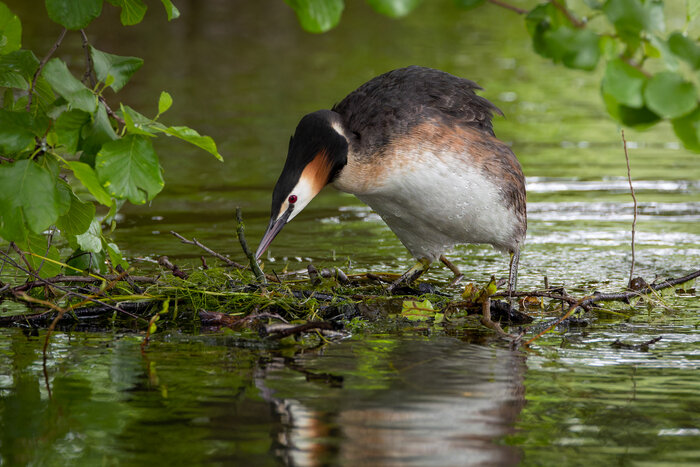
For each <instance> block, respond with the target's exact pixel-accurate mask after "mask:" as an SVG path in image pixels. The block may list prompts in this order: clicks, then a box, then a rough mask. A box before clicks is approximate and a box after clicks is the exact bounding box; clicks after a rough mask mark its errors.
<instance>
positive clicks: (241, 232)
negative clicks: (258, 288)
mask: <svg viewBox="0 0 700 467" xmlns="http://www.w3.org/2000/svg"><path fill="white" fill-rule="evenodd" d="M236 224H237V225H236V233H237V234H238V241H239V242H240V244H241V248H243V253H245V255H246V256H247V257H248V261H250V269H252V270H253V273H254V274H255V277H256V278H257V279H258V280H259V281H260V282H262V283H263V284H264V283H265V282H267V281H266V280H265V273H263V272H262V269H260V265H259V264H258V262H257V261H256V260H255V255H254V254H253V252H252V251H250V249H249V248H248V242H246V240H245V225H244V224H243V215H242V214H241V208H236Z"/></svg>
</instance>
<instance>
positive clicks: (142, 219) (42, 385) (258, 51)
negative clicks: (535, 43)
mask: <svg viewBox="0 0 700 467" xmlns="http://www.w3.org/2000/svg"><path fill="white" fill-rule="evenodd" d="M6 3H7V4H8V6H9V7H10V8H11V9H12V10H13V11H14V12H15V13H17V14H18V15H19V16H20V17H21V19H22V21H23V26H24V45H25V46H26V47H29V48H32V49H34V50H36V51H44V50H48V48H49V47H50V44H51V43H52V42H53V41H54V40H55V37H56V36H57V35H58V32H59V28H58V27H57V26H55V25H52V24H50V23H49V22H48V20H47V19H46V18H44V17H43V16H42V15H43V12H41V13H38V14H37V13H36V10H37V9H36V8H35V7H36V5H32V2H23V1H19V0H15V1H6ZM346 3H347V4H348V5H347V8H346V11H345V13H344V15H343V20H342V21H341V24H340V26H339V27H338V28H337V29H335V30H333V31H332V32H330V33H328V34H325V35H321V36H316V35H309V34H306V33H304V32H302V31H301V30H300V28H299V26H298V24H297V22H296V19H295V17H294V14H293V13H292V12H291V10H290V9H288V8H287V7H286V6H285V5H284V4H283V3H282V2H281V1H279V0H266V1H258V2H244V1H238V2H230V1H225V0H218V1H217V0H209V1H206V2H205V1H198V0H190V1H184V0H182V1H177V2H176V4H177V6H178V7H179V8H180V11H181V12H182V17H181V18H180V19H179V20H177V21H175V22H173V23H167V22H166V21H165V18H164V16H165V15H164V13H163V12H162V11H161V8H160V4H159V3H158V2H153V4H152V5H151V7H150V9H149V12H148V14H147V19H146V21H145V22H144V23H143V24H141V25H138V26H135V27H132V28H128V29H127V28H121V27H117V24H118V19H117V17H118V12H117V11H116V10H115V9H114V8H113V7H111V6H110V5H108V4H105V7H104V10H105V12H104V14H103V17H102V18H100V19H99V20H98V21H97V22H96V23H94V24H93V25H91V26H90V27H89V28H88V33H89V36H90V39H91V41H92V42H93V44H94V45H95V46H96V47H97V48H99V49H101V50H105V51H108V52H112V53H117V54H121V55H136V56H140V57H142V58H144V59H145V65H144V66H143V68H142V69H141V71H139V72H138V73H137V74H136V75H135V77H134V79H133V81H132V83H131V84H130V85H129V86H127V87H126V88H125V89H124V90H123V91H122V92H121V93H120V95H119V96H112V97H114V98H112V97H110V100H111V101H113V102H115V103H116V102H118V100H119V99H121V100H122V101H124V102H125V103H127V104H129V105H131V106H132V107H134V108H136V109H137V110H139V111H140V112H142V113H145V114H148V115H152V114H154V113H155V111H156V106H157V95H158V93H159V92H160V91H161V90H167V91H168V92H170V93H171V94H172V95H173V98H174V99H175V104H174V106H173V108H172V109H171V110H170V111H169V112H168V113H167V114H165V116H164V117H163V119H164V121H165V122H172V123H175V124H186V125H189V126H192V127H193V128H196V129H198V130H199V131H200V132H202V133H205V134H209V135H211V136H213V137H214V138H215V140H216V141H217V142H218V144H219V149H220V152H221V153H222V154H223V155H224V157H225V159H226V162H225V163H224V164H221V163H219V162H217V161H215V160H214V159H213V158H211V157H210V156H208V155H206V154H205V153H203V152H200V151H198V150H196V149H195V148H191V147H188V146H184V145H181V144H176V143H175V142H171V141H161V142H159V143H158V144H157V149H158V150H159V154H160V156H161V162H162V165H163V167H164V169H165V179H166V188H165V190H164V191H163V193H162V194H161V195H160V196H159V197H158V198H156V199H155V200H154V201H153V203H151V204H150V205H149V206H127V207H126V208H125V209H124V210H123V214H122V217H121V218H120V225H119V228H118V229H117V231H116V232H115V240H116V242H117V243H118V244H119V245H120V246H121V247H122V248H123V249H124V250H125V251H126V252H127V254H128V255H129V256H130V258H133V262H134V263H135V264H137V265H138V264H144V265H149V264H150V262H151V261H152V260H153V258H157V257H158V256H160V255H163V254H166V255H169V256H170V257H171V259H173V258H177V260H178V262H181V263H182V264H188V263H189V264H196V263H195V261H197V258H198V257H199V255H200V252H199V251H197V250H196V249H193V248H189V247H186V246H184V245H182V244H180V243H179V242H178V241H177V240H176V239H175V238H173V237H172V236H170V235H169V233H168V232H169V231H170V230H175V231H178V232H180V233H181V234H183V235H185V236H187V237H191V236H195V237H197V238H198V239H200V240H201V241H203V242H204V243H206V244H207V245H209V246H211V247H212V248H214V249H215V250H217V251H220V252H226V253H229V254H230V255H231V256H232V257H234V258H237V259H242V254H241V253H240V252H239V248H238V246H237V243H236V241H235V227H234V221H233V212H234V210H235V208H236V206H241V207H242V208H243V212H244V217H245V219H246V225H247V233H248V238H249V241H250V242H251V243H253V244H255V243H257V239H258V238H259V237H260V236H261V235H262V232H263V231H264V229H265V227H266V225H267V221H268V218H269V201H270V195H271V189H272V186H273V185H274V182H275V180H276V178H277V176H278V175H279V172H280V171H281V167H282V164H283V161H284V157H285V156H286V148H287V142H288V138H289V136H290V134H291V133H292V132H293V130H294V128H295V126H296V124H297V122H298V120H299V118H300V117H301V116H302V115H304V114H305V113H308V112H311V111H314V110H317V109H320V108H328V107H330V106H331V105H332V104H333V103H334V102H337V101H339V100H340V99H341V98H342V97H344V96H345V95H346V94H347V93H348V92H350V91H352V90H353V89H355V88H356V87H357V86H359V85H360V84H362V83H363V82H365V81H366V80H368V79H370V78H371V77H373V76H375V75H377V74H380V73H381V72H384V71H387V70H390V69H392V68H397V67H401V66H406V65H410V64H421V65H425V66H431V67H435V68H440V69H443V70H445V71H449V72H451V73H454V74H457V75H460V76H464V77H468V78H470V79H472V80H474V81H476V82H477V83H479V84H481V85H482V86H483V87H484V88H485V89H484V91H482V93H481V94H482V95H484V96H485V97H487V98H489V99H491V100H492V101H493V102H494V103H495V104H496V105H497V106H499V107H500V108H501V109H502V110H503V111H504V113H505V114H506V116H507V118H505V119H504V118H497V119H496V121H495V130H496V133H497V135H498V136H499V137H500V138H501V139H503V140H504V141H508V142H509V143H511V144H512V147H513V150H514V151H515V153H516V154H517V155H518V157H519V159H520V161H521V162H522V165H523V169H524V171H525V174H526V176H527V177H528V183H527V188H528V214H529V216H528V217H529V230H528V237H527V244H526V249H525V250H524V252H523V255H522V259H521V269H520V279H519V287H520V288H521V289H523V290H528V289H535V288H538V287H542V284H543V281H544V277H545V276H547V278H548V281H549V283H550V284H553V285H563V286H566V287H567V288H570V289H579V290H585V291H588V292H590V291H592V290H605V291H617V290H620V289H621V288H622V287H623V286H624V284H625V283H626V281H627V278H628V275H629V266H630V262H631V252H630V239H631V235H630V225H631V221H632V199H631V197H630V194H629V191H628V185H627V180H626V164H625V159H624V153H623V151H622V144H621V138H620V132H619V128H618V127H617V126H616V125H615V124H614V123H613V122H612V121H611V120H610V119H609V118H608V117H607V116H606V114H605V113H604V110H603V105H602V101H601V99H600V96H599V92H598V86H599V78H600V76H599V73H593V74H587V73H583V72H577V71H572V70H566V69H563V68H560V67H556V66H554V65H551V64H550V63H549V62H548V61H546V60H544V59H542V58H540V57H538V56H536V55H534V53H533V52H532V51H531V47H530V44H529V39H528V37H527V33H526V31H525V30H524V27H523V23H522V19H521V18H519V17H517V15H515V14H511V13H509V12H506V11H504V10H499V9H497V8H495V7H493V6H488V5H487V6H485V7H483V8H481V9H479V10H476V11H475V12H463V11H460V10H457V9H455V8H454V7H453V6H452V2H450V1H447V0H445V1H434V2H424V3H425V4H424V5H422V6H421V7H420V8H419V9H418V10H417V11H416V12H415V13H414V14H412V15H410V16H408V17H407V18H405V19H402V20H400V21H397V20H391V19H388V18H385V17H382V16H379V15H376V14H374V13H373V12H372V11H371V10H370V9H369V7H367V6H366V5H365V3H364V2H359V1H352V2H351V1H348V2H346ZM514 3H517V2H514ZM667 3H669V4H671V5H669V11H667V14H668V15H671V16H673V15H675V16H674V17H676V16H677V17H682V16H679V15H681V10H680V6H681V5H680V4H681V3H682V2H677V4H676V2H667ZM676 7H678V11H675V10H673V8H676ZM39 11H41V10H40V9H39ZM61 52H62V53H63V54H64V55H63V57H64V59H67V60H68V61H71V60H72V63H73V64H74V65H75V66H76V67H80V66H82V65H81V64H82V60H83V52H82V50H81V48H80V42H79V40H78V38H77V37H72V38H71V37H69V38H68V39H67V41H66V43H64V45H63V46H62V48H61ZM625 133H626V139H627V141H628V142H629V144H628V148H629V154H630V162H631V166H632V175H633V178H634V180H635V182H634V183H635V187H636V191H637V198H638V200H639V203H640V206H639V217H638V220H637V234H636V274H637V275H641V276H644V277H645V278H646V279H647V280H653V279H655V278H657V277H678V276H682V275H683V274H685V273H688V272H690V271H692V270H695V269H697V268H698V267H700V164H699V163H698V156H697V155H696V154H692V153H690V152H688V151H685V150H683V149H682V148H681V147H679V145H678V143H677V142H676V139H675V137H674V135H673V133H672V131H671V129H670V127H669V126H666V125H661V126H659V127H657V128H655V129H653V130H651V131H648V132H644V133H640V132H636V131H633V130H627V131H626V132H625ZM450 258H451V259H453V261H454V262H455V263H456V264H457V265H458V266H459V267H460V269H462V270H463V271H464V272H465V274H466V276H467V277H468V278H469V280H471V281H477V282H485V281H487V280H488V278H489V277H490V276H491V275H492V274H495V275H498V276H503V275H505V274H506V269H507V259H506V258H504V257H503V256H501V255H500V254H498V253H497V252H494V251H493V250H492V249H491V248H490V247H480V246H468V247H467V246H465V247H460V248H458V249H456V250H455V252H454V253H453V254H452V255H450ZM265 262H266V266H267V268H275V269H282V268H283V267H288V268H290V269H301V268H304V267H305V266H306V265H307V264H308V263H309V262H313V263H314V264H315V265H316V266H322V267H327V266H332V265H336V266H342V267H343V268H344V270H346V271H347V272H364V271H367V270H373V271H392V272H397V271H402V270H403V269H405V268H407V267H408V266H409V265H410V264H411V258H410V256H409V254H408V253H407V251H406V250H405V249H404V248H403V247H402V246H401V244H400V243H399V242H398V240H397V239H396V238H395V237H394V235H393V234H392V233H391V232H390V231H389V230H388V228H387V227H386V226H385V225H384V224H383V223H382V222H381V220H380V219H379V217H378V216H376V214H374V213H373V212H372V211H371V210H370V209H369V208H367V207H366V206H364V205H362V203H360V202H359V201H357V200H356V199H355V198H353V197H351V196H348V195H345V194H342V193H338V192H335V191H333V190H332V189H327V190H325V191H324V192H323V193H322V194H321V195H319V196H318V197H317V198H316V199H315V200H314V201H313V202H312V203H311V204H310V205H309V206H308V207H307V208H306V209H305V211H304V212H303V213H302V214H300V215H299V216H298V217H297V218H295V219H294V221H293V222H292V223H290V224H289V225H288V226H287V227H286V228H285V230H284V231H283V232H282V233H281V234H280V236H279V237H278V238H277V239H276V240H275V242H274V243H273V245H272V246H271V248H270V252H269V255H267V259H266V260H265ZM449 277H450V274H449V271H446V270H445V269H444V268H440V267H437V268H435V269H434V270H433V271H431V273H430V276H429V278H430V279H433V280H435V281H437V282H438V283H440V282H441V281H442V282H446V281H448V280H449ZM693 287H694V285H693V284H690V285H687V286H685V288H686V289H692V288H693ZM0 306H5V305H4V304H3V305H0ZM614 310H617V311H629V307H625V306H618V307H616V308H614ZM534 315H535V316H537V315H538V313H537V312H535V313H534ZM699 326H700V304H699V302H698V300H697V297H696V295H695V292H694V291H686V292H685V293H684V292H673V291H671V292H668V293H665V294H663V296H662V297H659V298H658V299H657V300H655V301H654V306H649V307H646V306H644V305H640V306H638V307H637V308H636V313H635V314H632V315H629V314H626V315H619V314H618V315H616V314H613V313H598V314H596V315H595V316H592V317H589V321H588V326H585V327H580V328H572V329H559V330H557V331H555V332H553V333H550V334H547V335H546V336H545V337H543V338H542V339H540V340H539V341H537V342H536V343H535V344H534V345H533V346H532V348H531V349H530V350H519V351H511V350H510V349H509V346H508V344H506V343H504V342H503V341H500V340H499V339H497V338H496V337H495V336H494V335H492V334H491V333H490V332H489V331H487V330H485V329H482V328H481V327H479V326H478V325H477V324H475V323H473V324H470V325H468V326H467V327H465V328H460V329H443V328H440V327H435V328H425V329H422V328H418V329H413V328H406V327H401V326H396V327H395V328H392V327H391V326H390V325H389V326H388V327H387V328H386V329H376V328H374V327H371V328H369V329H366V330H362V329H356V330H355V332H353V333H352V334H351V335H349V336H348V337H347V338H345V339H343V340H341V341H339V342H334V343H331V344H328V345H324V346H322V347H320V348H318V349H312V350H306V351H304V352H295V351H294V349H293V348H285V347H275V346H273V347H269V346H261V345H260V344H252V343H250V342H249V341H247V340H245V339H242V338H241V337H240V336H238V335H235V334H227V333H221V332H215V333H206V332H202V333H200V334H197V335H191V334H182V333H176V332H165V333H161V334H156V336H154V339H153V340H152V342H151V344H150V345H149V347H148V349H147V351H146V353H145V354H142V353H141V351H140V347H139V345H140V341H141V339H142V335H140V334H134V333H129V332H121V331H114V332H112V333H91V332H78V331H75V332H60V333H57V334H56V335H54V336H53V337H52V344H51V348H50V352H49V354H48V359H47V361H46V367H45V368H44V365H43V362H42V352H41V349H42V345H43V337H44V334H43V333H41V332H40V333H38V334H34V333H32V332H27V331H26V330H23V329H6V330H0V430H1V431H0V464H4V465H26V464H32V465H54V464H65V463H68V464H71V465H72V464H80V465H94V464H106V465H112V464H126V465H131V464H134V465H141V464H148V463H151V464H153V463H158V464H161V463H162V464H166V463H168V464H173V465H175V464H193V465H196V464H203V463H214V464H227V465H279V464H285V465H310V466H314V465H338V464H340V465H493V464H497V465H504V464H515V463H518V462H520V463H522V464H524V465H560V464H590V463H593V462H596V461H598V462H599V463H601V464H604V465H608V464H612V463H616V464H639V465H651V464H664V465H668V464H687V465H691V464H698V463H700V449H699V448H698V446H700V393H699V392H698V390H697V389H698V387H700V372H699V371H698V369H699V368H698V367H700V345H699V344H700V331H699V329H698V327H699ZM655 337H661V340H660V341H658V342H656V343H654V344H653V345H651V346H649V348H648V349H646V348H643V347H633V348H620V347H619V346H617V345H612V344H613V343H614V342H615V341H617V340H619V341H622V342H624V343H628V344H639V343H643V342H646V341H649V340H651V339H652V338H655ZM49 391H51V394H49Z"/></svg>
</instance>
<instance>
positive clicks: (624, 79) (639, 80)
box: [602, 59, 647, 108]
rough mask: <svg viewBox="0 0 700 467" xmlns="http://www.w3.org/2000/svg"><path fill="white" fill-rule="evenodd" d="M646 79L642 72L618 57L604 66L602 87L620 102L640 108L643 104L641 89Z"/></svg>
mask: <svg viewBox="0 0 700 467" xmlns="http://www.w3.org/2000/svg"><path fill="white" fill-rule="evenodd" d="M646 81H647V77H646V76H645V75H644V73H642V72H641V71H639V70H637V69H636V68H634V67H633V66H631V65H629V64H627V63H625V62H624V61H622V60H620V59H615V60H612V61H610V62H608V64H607V66H606V67H605V76H604V77H603V83H602V89H603V92H604V93H607V94H610V95H611V96H612V97H614V98H615V100H616V101H617V102H618V103H620V104H623V105H626V106H628V107H633V108H641V107H642V106H643V105H644V96H643V93H642V90H643V88H644V84H645V83H646Z"/></svg>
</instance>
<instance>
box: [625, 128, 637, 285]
mask: <svg viewBox="0 0 700 467" xmlns="http://www.w3.org/2000/svg"><path fill="white" fill-rule="evenodd" d="M622 147H623V148H624V150H625V161H626V162H627V181H628V182H629V184H630V193H631V194H632V201H633V202H634V217H633V218H632V264H631V265H630V280H629V282H628V283H627V287H631V286H632V278H633V277H634V233H635V228H636V226H637V197H636V196H635V195H634V187H633V186H632V172H631V171H630V158H629V155H628V154H627V140H625V130H622Z"/></svg>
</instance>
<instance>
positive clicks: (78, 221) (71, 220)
mask: <svg viewBox="0 0 700 467" xmlns="http://www.w3.org/2000/svg"><path fill="white" fill-rule="evenodd" d="M69 191H70V209H69V210H68V212H67V213H65V214H64V215H62V216H61V217H59V218H58V220H57V221H56V227H58V229H59V230H60V231H61V233H62V234H63V235H64V236H77V235H81V234H83V233H85V232H86V231H87V230H88V228H89V227H90V224H91V223H92V220H93V219H94V218H95V205H93V204H92V203H85V202H83V201H81V200H80V198H78V197H77V196H76V195H75V193H73V191H71V190H69Z"/></svg>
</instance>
